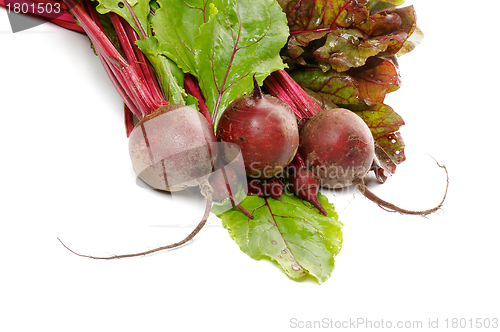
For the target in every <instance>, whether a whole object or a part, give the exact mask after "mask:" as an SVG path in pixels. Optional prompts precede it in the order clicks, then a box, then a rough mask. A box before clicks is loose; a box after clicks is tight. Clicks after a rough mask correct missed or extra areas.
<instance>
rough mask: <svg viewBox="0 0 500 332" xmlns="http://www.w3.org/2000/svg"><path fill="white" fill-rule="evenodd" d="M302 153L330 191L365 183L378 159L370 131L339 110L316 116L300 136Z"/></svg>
mask: <svg viewBox="0 0 500 332" xmlns="http://www.w3.org/2000/svg"><path fill="white" fill-rule="evenodd" d="M299 152H300V154H301V155H302V156H303V157H304V160H305V162H306V165H307V166H308V167H310V168H311V169H312V170H314V172H315V173H316V174H317V175H318V176H319V177H320V179H321V185H322V186H323V187H326V188H342V187H346V186H350V185H352V184H353V183H354V182H355V181H359V180H361V179H362V178H363V177H364V176H365V175H366V173H368V171H369V170H370V168H371V166H372V164H373V159H374V158H375V146H374V141H373V137H372V134H371V132H370V129H369V128H368V126H367V125H366V124H365V122H364V121H363V120H362V119H361V118H360V117H359V116H357V115H356V114H355V113H353V112H351V111H349V110H347V109H343V108H335V109H330V110H325V111H322V112H319V113H318V114H316V115H315V116H314V117H313V118H312V119H311V120H310V121H308V122H307V123H306V125H305V126H304V128H303V129H302V130H301V132H300V146H299Z"/></svg>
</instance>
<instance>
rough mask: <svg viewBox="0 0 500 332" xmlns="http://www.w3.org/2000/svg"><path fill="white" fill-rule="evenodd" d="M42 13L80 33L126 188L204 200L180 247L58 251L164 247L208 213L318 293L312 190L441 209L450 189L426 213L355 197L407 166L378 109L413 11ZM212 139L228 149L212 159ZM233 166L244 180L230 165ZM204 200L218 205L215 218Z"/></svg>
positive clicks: (337, 231) (72, 4) (219, 4)
mask: <svg viewBox="0 0 500 332" xmlns="http://www.w3.org/2000/svg"><path fill="white" fill-rule="evenodd" d="M33 1H34V2H35V3H47V2H48V0H33ZM51 2H54V3H59V4H61V5H62V7H61V8H62V13H61V15H59V16H58V17H51V16H47V15H45V16H46V17H45V18H46V19H48V20H50V21H51V22H53V23H55V24H58V25H60V26H63V27H65V28H68V29H71V30H74V31H76V32H79V33H84V34H86V35H87V36H88V37H89V39H90V40H91V42H92V47H93V49H94V51H95V53H96V55H97V56H98V57H99V60H100V62H101V64H102V66H103V68H104V70H105V71H106V73H107V74H108V76H109V78H110V81H111V82H112V84H113V85H114V87H115V88H116V90H117V92H118V93H119V95H120V96H121V97H122V99H123V102H124V105H125V108H124V112H125V128H126V133H127V137H130V138H129V148H130V155H131V159H132V164H133V168H134V171H135V172H136V174H137V176H138V177H140V178H141V179H142V180H144V182H146V183H147V184H148V185H149V186H151V187H152V188H156V189H160V190H165V191H177V190H182V189H184V188H186V187H189V186H199V187H200V189H201V192H202V194H203V195H204V196H205V197H206V208H205V213H204V216H203V218H202V220H201V222H200V223H199V224H198V226H197V227H196V228H195V229H194V230H193V231H192V232H191V233H190V234H189V235H188V236H187V237H186V238H184V239H183V240H181V241H179V242H177V243H174V244H171V245H167V246H161V247H158V248H155V249H152V250H148V251H144V252H140V253H135V254H127V255H116V256H111V257H97V256H89V255H81V254H79V253H76V252H74V251H72V250H71V249H69V248H68V247H66V246H65V245H64V244H63V245H64V246H65V247H66V248H67V249H68V250H70V251H72V252H73V253H75V254H77V255H79V256H84V257H90V258H94V259H115V258H124V257H134V256H140V255H146V254H150V253H153V252H157V251H160V250H164V249H171V248H174V247H177V246H180V245H183V244H185V243H187V242H188V241H190V240H191V239H192V238H193V237H194V236H195V235H196V234H197V233H198V232H199V231H200V230H201V228H202V227H203V226H204V225H205V223H206V222H207V219H208V216H209V213H210V211H211V209H212V212H213V213H214V214H216V215H217V216H219V217H220V218H221V219H222V222H223V225H224V227H225V228H226V229H228V231H229V234H230V235H231V237H232V238H233V239H234V240H235V241H236V242H237V243H238V245H239V246H240V248H241V250H242V251H244V252H245V253H247V254H248V255H249V256H250V257H252V258H255V259H259V258H260V257H263V256H266V257H269V258H270V259H272V260H273V261H275V262H277V263H278V264H279V265H280V266H281V267H282V268H283V270H284V271H285V272H286V273H287V275H288V276H289V277H290V278H293V279H299V278H302V277H304V276H305V275H307V274H309V275H311V276H313V277H314V278H316V279H317V280H318V282H320V283H321V282H323V281H325V280H327V279H328V277H329V276H330V274H331V272H332V270H333V267H334V258H335V256H336V255H337V254H338V252H339V251H340V248H341V245H342V232H341V228H342V223H341V222H339V221H338V216H337V214H336V213H335V210H334V207H333V205H332V204H331V203H329V202H328V200H327V199H326V197H325V196H323V195H321V193H319V192H318V191H319V188H320V187H324V188H339V187H345V186H350V185H354V186H355V187H356V188H357V189H358V190H359V191H360V192H361V193H362V194H363V195H364V196H365V197H367V198H368V199H370V200H372V201H373V202H375V203H376V204H378V205H379V206H380V207H382V208H384V209H386V210H388V211H391V212H399V213H403V214H416V215H424V216H425V215H427V214H429V213H433V212H435V211H437V210H439V209H440V208H441V207H442V205H443V203H444V200H445V198H446V194H447V190H448V187H446V191H445V194H444V197H443V199H442V201H441V202H440V203H439V204H438V205H437V206H435V207H433V208H431V209H428V210H424V211H411V210H407V209H403V208H400V207H397V206H395V205H393V204H391V203H389V202H386V201H385V200H383V199H381V198H379V197H377V196H376V195H375V194H374V193H373V192H371V191H370V190H369V189H368V188H367V187H366V185H365V177H366V176H367V174H368V173H369V172H370V171H373V172H374V174H375V176H376V178H377V179H378V180H379V182H382V183H383V182H385V180H386V179H387V177H388V176H391V175H393V174H394V173H395V171H396V168H397V165H399V164H400V163H402V162H403V161H404V160H405V154H404V147H405V144H404V141H403V139H402V136H401V134H400V132H399V129H400V127H401V126H402V125H404V124H405V123H404V121H403V119H402V118H401V117H400V116H399V115H398V114H397V113H396V112H395V111H394V110H393V109H392V108H391V107H389V106H387V105H385V104H384V100H385V96H386V94H387V93H390V92H394V91H396V90H398V89H399V87H400V83H401V82H400V76H399V67H398V63H397V56H401V55H403V54H405V53H407V52H410V51H411V50H412V49H413V48H414V47H415V46H416V45H418V44H419V43H420V41H421V39H422V37H423V35H422V32H421V31H420V29H419V28H418V27H417V24H416V14H415V10H414V8H413V7H412V6H408V7H397V6H396V5H394V3H401V2H403V1H399V2H398V1H397V2H394V1H368V0H339V1H328V2H327V5H325V2H324V1H319V0H278V1H274V0H209V1H199V0H184V1H174V0H155V1H146V0H137V1H134V2H129V1H126V0H97V1H90V0H80V1H78V0H64V3H63V2H62V1H60V0H51ZM5 3H11V0H5V1H4V2H2V3H1V4H2V5H5ZM30 15H35V16H44V15H41V14H39V13H35V12H33V13H30ZM73 17H74V18H75V19H76V21H77V22H78V23H75V21H73ZM287 65H288V68H287ZM285 69H286V70H285ZM260 85H262V86H263V91H262V90H261V88H260ZM160 119H161V120H160ZM136 123H137V124H136ZM215 135H217V140H218V141H219V142H225V143H229V144H232V145H226V146H222V148H220V147H219V146H218V145H217V143H216V136H215ZM236 155H242V156H243V159H244V161H245V167H244V168H245V171H244V172H243V173H246V174H243V175H241V174H238V170H235V169H233V168H232V166H231V165H228V164H230V163H231V161H232V160H234V159H235V156H236ZM438 165H439V164H438ZM233 166H234V165H233ZM439 166H440V167H442V168H444V170H445V172H446V175H448V174H447V171H446V168H445V167H444V166H442V165H439ZM241 176H243V178H245V177H246V176H248V183H247V184H246V183H244V181H241ZM447 184H448V182H447ZM247 190H248V195H249V196H248V197H247V198H245V199H244V200H243V201H241V200H237V199H236V196H237V194H239V195H240V196H241V194H243V196H244V194H245V193H246V192H247ZM240 196H238V197H240ZM212 198H214V200H215V201H218V202H220V203H221V204H219V205H215V206H214V207H213V208H212ZM227 205H229V208H226V207H227Z"/></svg>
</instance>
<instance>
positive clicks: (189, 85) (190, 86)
mask: <svg viewBox="0 0 500 332" xmlns="http://www.w3.org/2000/svg"><path fill="white" fill-rule="evenodd" d="M184 89H185V90H186V92H187V93H189V94H190V95H192V96H193V97H195V98H196V99H198V107H199V108H200V112H201V114H203V116H204V117H205V118H206V119H207V121H208V123H209V124H210V126H211V127H213V123H212V118H211V117H210V111H209V110H208V107H207V104H205V99H204V98H203V95H202V94H201V91H200V86H199V85H198V82H197V80H196V77H194V76H193V75H191V74H189V73H187V74H185V75H184Z"/></svg>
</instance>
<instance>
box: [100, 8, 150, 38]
mask: <svg viewBox="0 0 500 332" xmlns="http://www.w3.org/2000/svg"><path fill="white" fill-rule="evenodd" d="M97 1H98V2H99V5H98V6H97V7H96V9H97V11H98V12H99V13H100V14H107V13H109V12H113V13H115V14H117V15H119V16H121V17H122V18H124V19H125V20H126V21H127V23H128V24H130V26H131V27H132V28H134V30H135V31H136V32H137V34H138V35H139V36H141V37H148V36H151V26H150V24H149V21H148V16H149V14H150V7H149V1H147V0H97ZM124 1H127V4H128V5H129V6H130V7H131V8H132V11H133V13H134V14H132V13H131V12H130V10H129V8H128V7H127V6H126V5H125V2H124ZM134 16H135V17H134ZM136 19H137V22H138V24H136ZM142 32H144V33H146V36H143V35H142Z"/></svg>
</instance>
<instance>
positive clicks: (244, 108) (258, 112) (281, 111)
mask: <svg viewBox="0 0 500 332" xmlns="http://www.w3.org/2000/svg"><path fill="white" fill-rule="evenodd" d="M217 140H218V141H219V142H231V143H235V144H237V145H239V146H240V148H241V153H242V155H243V160H244V162H245V170H246V173H247V175H248V176H250V177H257V178H270V177H273V176H275V175H277V174H279V173H280V172H282V171H283V169H284V167H286V166H287V165H288V164H289V163H290V162H291V161H292V159H293V157H294V156H295V153H296V152H297V148H298V146H299V131H298V127H297V121H296V119H295V116H294V114H293V112H292V110H291V108H290V107H289V106H288V105H287V104H285V103H284V102H282V101H281V100H279V99H278V98H275V97H272V96H270V95H265V94H263V93H262V91H261V90H260V87H259V86H258V84H257V83H256V82H255V89H254V91H253V93H251V94H249V95H245V96H243V97H241V98H238V99H236V100H235V101H233V102H232V103H231V104H230V105H229V106H228V107H227V109H226V110H225V111H224V113H223V114H222V117H221V119H220V121H219V124H218V126H217ZM221 150H222V151H221V154H222V158H223V159H224V160H228V159H232V158H233V154H234V151H232V150H231V149H221Z"/></svg>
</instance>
